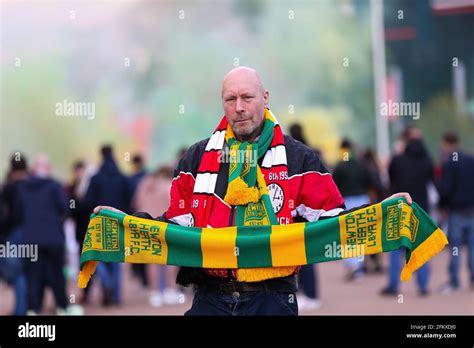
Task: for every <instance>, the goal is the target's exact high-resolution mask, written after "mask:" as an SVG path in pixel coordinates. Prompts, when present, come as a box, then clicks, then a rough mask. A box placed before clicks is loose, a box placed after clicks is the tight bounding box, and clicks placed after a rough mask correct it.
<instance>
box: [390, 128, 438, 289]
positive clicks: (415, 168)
mask: <svg viewBox="0 0 474 348" xmlns="http://www.w3.org/2000/svg"><path fill="white" fill-rule="evenodd" d="M401 140H402V141H401V149H400V150H402V153H401V154H398V155H395V156H394V157H393V158H392V160H391V162H390V164H389V168H388V173H389V178H390V191H391V192H408V193H409V194H410V195H411V196H412V198H413V201H415V202H417V203H418V204H419V205H420V207H421V208H423V209H424V210H426V211H429V205H428V185H429V184H430V183H432V182H433V177H434V169H433V162H432V161H431V158H430V156H429V154H428V152H427V151H426V149H425V146H424V144H423V140H422V134H421V131H420V130H419V129H418V128H414V127H408V128H406V129H405V131H404V132H403V133H402V136H401ZM403 144H404V145H403ZM404 254H405V253H404V251H403V249H400V250H397V251H392V252H391V253H390V275H389V284H388V286H387V287H386V288H384V289H383V290H382V291H381V294H382V295H389V296H390V295H393V296H396V295H398V291H399V289H398V287H399V283H400V280H399V277H400V271H401V259H402V256H403V255H404ZM429 271H430V270H429V263H426V264H425V265H424V266H423V267H421V268H420V269H418V271H417V272H416V276H417V285H418V293H419V295H421V296H426V295H428V294H429V291H428V282H429Z"/></svg>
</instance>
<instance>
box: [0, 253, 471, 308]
mask: <svg viewBox="0 0 474 348" xmlns="http://www.w3.org/2000/svg"><path fill="white" fill-rule="evenodd" d="M462 251H463V253H462V257H463V261H462V263H461V265H462V268H461V270H462V272H461V282H462V283H461V284H462V287H461V289H460V290H459V291H457V292H455V293H453V294H450V295H442V294H440V293H438V291H437V290H438V288H439V286H440V285H441V284H443V282H445V281H446V279H447V263H448V259H449V255H448V253H449V249H447V248H446V250H444V251H443V252H442V253H441V254H439V255H438V256H436V257H435V258H434V260H432V261H431V281H430V290H431V294H430V295H429V296H428V297H419V296H418V294H417V289H416V281H415V277H414V278H413V279H412V280H411V281H410V282H408V283H405V284H402V288H401V295H402V296H395V297H382V296H380V295H379V294H378V293H379V291H380V289H381V288H383V287H384V286H385V285H386V282H387V279H386V278H387V276H386V275H384V274H378V275H366V276H365V277H364V278H363V279H362V280H360V281H358V282H352V283H347V282H346V281H345V280H344V270H343V266H342V263H341V262H329V263H323V264H318V265H317V266H316V267H317V272H318V276H319V280H320V281H319V284H320V295H321V303H322V306H321V308H320V309H318V310H316V311H312V312H303V313H300V314H310V315H365V314H375V315H402V314H407V315H459V314H462V315H466V314H467V315H474V290H470V289H469V287H468V274H467V269H466V266H467V262H466V260H465V259H466V256H467V255H466V250H462ZM383 257H384V259H383V261H384V264H385V265H387V263H388V257H387V255H383ZM129 266H130V265H124V282H123V304H122V305H121V306H119V307H112V308H103V307H101V306H100V305H99V304H100V291H99V289H97V283H98V282H96V283H95V286H96V287H94V288H93V289H92V300H91V304H89V305H87V306H85V308H84V309H85V314H87V315H102V314H103V315H128V314H130V315H182V314H183V313H184V312H185V311H186V310H187V309H188V308H189V307H190V305H191V298H192V293H190V294H189V295H187V296H185V302H184V303H183V304H180V305H176V306H165V307H161V308H153V307H151V306H150V305H149V304H148V296H147V291H146V290H144V289H142V288H141V287H140V286H139V284H138V282H137V281H136V280H135V279H133V278H131V276H130V267H129ZM69 289H70V291H71V292H70V294H77V293H78V291H77V288H76V287H75V285H74V284H73V283H72V282H71V283H70V284H69ZM12 303H13V293H12V291H11V289H10V288H8V287H7V286H6V285H5V284H3V283H2V284H0V314H1V315H5V314H7V313H9V311H10V310H11V307H12ZM52 308H53V301H52V296H51V292H50V291H48V292H47V295H46V299H45V310H44V313H45V314H49V313H52V312H53V309H52Z"/></svg>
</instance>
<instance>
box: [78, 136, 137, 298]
mask: <svg viewBox="0 0 474 348" xmlns="http://www.w3.org/2000/svg"><path fill="white" fill-rule="evenodd" d="M100 152H101V155H102V165H101V166H100V168H99V171H98V172H97V173H96V174H95V175H94V176H93V177H92V178H91V180H90V184H89V187H88V189H87V192H86V198H85V201H86V204H87V206H88V209H89V212H92V209H93V208H94V207H95V206H97V205H110V206H114V207H118V208H119V209H120V210H122V211H127V210H128V209H129V192H130V191H129V184H128V180H127V178H126V177H125V176H124V175H123V174H122V173H121V172H120V170H119V168H118V167H117V164H116V162H115V159H114V155H113V149H112V146H110V145H104V146H103V147H102V148H101V150H100ZM121 266H122V265H121V264H120V263H115V262H109V263H105V262H100V263H99V265H98V267H97V274H98V275H99V278H100V280H101V284H102V290H103V298H102V304H103V305H104V306H110V305H119V304H120V299H121V297H120V288H121Z"/></svg>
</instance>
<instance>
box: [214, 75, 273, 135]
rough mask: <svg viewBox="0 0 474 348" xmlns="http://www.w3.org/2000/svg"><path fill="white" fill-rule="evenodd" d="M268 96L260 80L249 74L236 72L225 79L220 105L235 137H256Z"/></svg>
mask: <svg viewBox="0 0 474 348" xmlns="http://www.w3.org/2000/svg"><path fill="white" fill-rule="evenodd" d="M268 96H269V94H268V91H265V90H264V89H263V86H262V84H261V81H260V79H259V78H258V77H257V75H255V74H252V73H251V72H248V71H237V72H235V73H233V74H231V75H230V76H227V77H226V79H225V80H224V83H223V86H222V103H223V106H224V112H225V115H226V117H227V122H229V124H230V126H231V128H232V130H233V131H234V134H235V135H236V136H237V137H239V138H244V139H245V138H248V137H249V136H250V137H253V138H254V137H255V136H256V135H258V134H256V132H257V131H258V130H259V127H260V125H261V124H262V122H263V119H264V108H265V107H266V106H267V105H268ZM251 140H252V139H251Z"/></svg>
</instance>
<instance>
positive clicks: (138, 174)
mask: <svg viewBox="0 0 474 348" xmlns="http://www.w3.org/2000/svg"><path fill="white" fill-rule="evenodd" d="M132 165H133V174H132V175H131V176H129V177H128V184H129V189H130V192H129V197H130V202H129V206H130V208H129V210H130V211H131V212H134V211H135V209H134V207H133V204H132V202H133V197H134V196H135V192H136V191H137V187H138V185H139V184H140V182H141V181H142V179H143V178H144V177H145V176H146V174H147V171H146V169H145V163H144V160H143V157H142V155H140V154H135V155H133V157H132ZM131 268H132V273H133V274H134V275H135V276H136V277H137V278H138V279H139V280H140V282H141V284H142V285H143V286H144V287H148V277H147V272H146V264H144V263H134V264H132V266H131Z"/></svg>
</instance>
